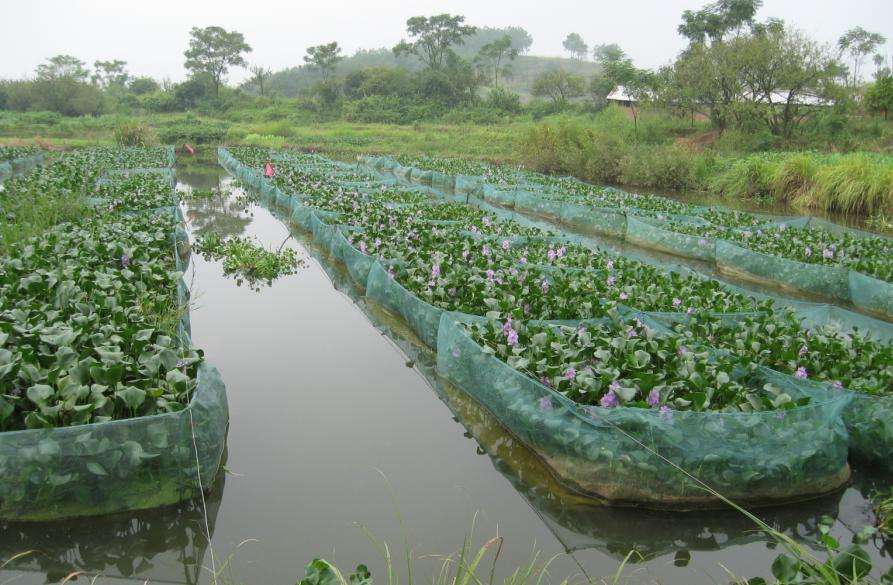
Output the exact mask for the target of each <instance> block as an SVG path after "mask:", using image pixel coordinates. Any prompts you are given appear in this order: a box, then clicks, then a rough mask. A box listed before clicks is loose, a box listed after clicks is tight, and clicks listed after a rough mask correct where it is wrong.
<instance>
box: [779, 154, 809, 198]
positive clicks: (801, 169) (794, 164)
mask: <svg viewBox="0 0 893 585" xmlns="http://www.w3.org/2000/svg"><path fill="white" fill-rule="evenodd" d="M818 169H819V163H818V160H817V159H816V156H815V155H814V154H812V153H798V154H792V155H790V156H788V157H786V158H784V159H783V160H782V161H781V162H780V163H778V164H776V165H775V170H774V171H773V173H772V179H771V182H770V184H771V190H772V193H773V194H774V195H775V197H776V198H778V199H779V200H781V201H793V200H795V199H799V198H802V197H806V196H808V193H809V192H810V191H811V190H812V188H813V187H814V185H815V176H816V173H817V172H818Z"/></svg>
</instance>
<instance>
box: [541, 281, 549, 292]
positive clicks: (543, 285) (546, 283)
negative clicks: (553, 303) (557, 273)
mask: <svg viewBox="0 0 893 585" xmlns="http://www.w3.org/2000/svg"><path fill="white" fill-rule="evenodd" d="M540 288H541V289H542V291H543V292H544V293H547V292H549V281H548V280H544V281H543V282H542V283H541V284H540Z"/></svg>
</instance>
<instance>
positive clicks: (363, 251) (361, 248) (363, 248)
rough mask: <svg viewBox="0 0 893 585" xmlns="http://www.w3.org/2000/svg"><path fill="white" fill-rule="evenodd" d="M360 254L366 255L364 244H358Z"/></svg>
mask: <svg viewBox="0 0 893 585" xmlns="http://www.w3.org/2000/svg"><path fill="white" fill-rule="evenodd" d="M360 252H362V253H363V254H365V253H366V242H360Z"/></svg>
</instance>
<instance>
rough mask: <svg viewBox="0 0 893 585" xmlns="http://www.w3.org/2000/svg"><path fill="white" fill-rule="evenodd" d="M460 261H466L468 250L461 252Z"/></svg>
mask: <svg viewBox="0 0 893 585" xmlns="http://www.w3.org/2000/svg"><path fill="white" fill-rule="evenodd" d="M462 259H463V260H468V250H462Z"/></svg>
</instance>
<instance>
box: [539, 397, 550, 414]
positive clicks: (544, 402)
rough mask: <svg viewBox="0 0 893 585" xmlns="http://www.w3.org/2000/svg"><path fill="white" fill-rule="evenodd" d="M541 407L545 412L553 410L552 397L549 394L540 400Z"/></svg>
mask: <svg viewBox="0 0 893 585" xmlns="http://www.w3.org/2000/svg"><path fill="white" fill-rule="evenodd" d="M539 407H540V410H541V411H543V412H546V411H549V410H552V399H551V398H549V397H548V396H543V397H542V398H540V400H539Z"/></svg>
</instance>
